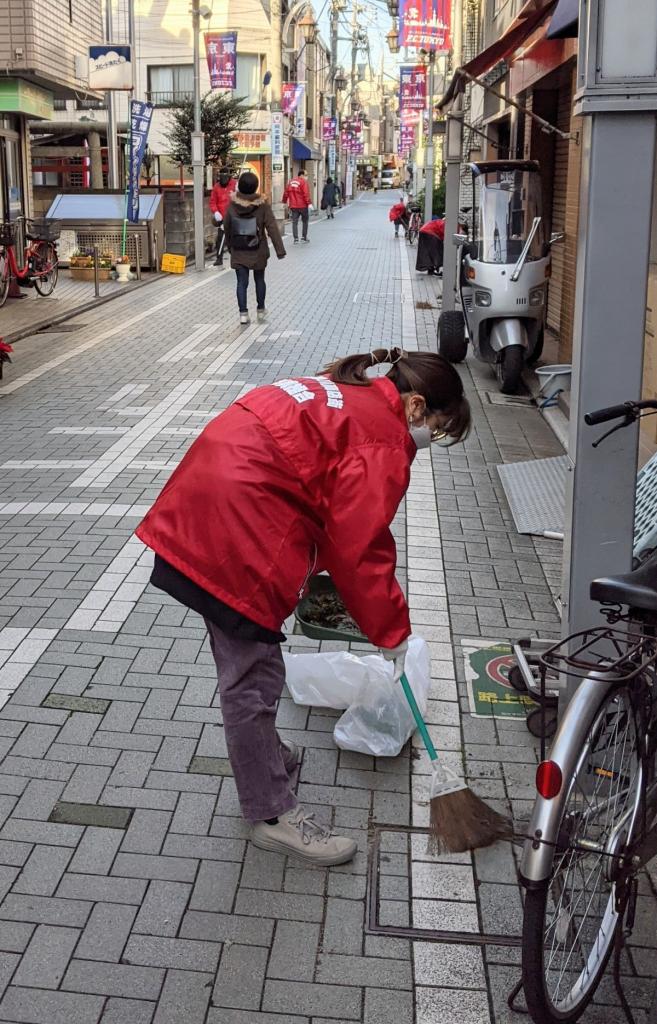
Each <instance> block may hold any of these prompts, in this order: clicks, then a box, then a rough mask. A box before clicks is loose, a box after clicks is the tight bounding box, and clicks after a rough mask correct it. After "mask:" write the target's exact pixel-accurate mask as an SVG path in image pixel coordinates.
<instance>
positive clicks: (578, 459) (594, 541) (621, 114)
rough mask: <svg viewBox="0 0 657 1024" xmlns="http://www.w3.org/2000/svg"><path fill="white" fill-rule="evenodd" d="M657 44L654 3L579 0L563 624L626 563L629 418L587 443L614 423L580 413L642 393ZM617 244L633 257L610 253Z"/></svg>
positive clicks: (587, 619)
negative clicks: (578, 161) (598, 582)
mask: <svg viewBox="0 0 657 1024" xmlns="http://www.w3.org/2000/svg"><path fill="white" fill-rule="evenodd" d="M656 45H657V10H656V8H655V5H654V0H637V2H636V4H633V6H632V15H631V17H630V18H628V17H627V16H626V9H624V8H623V7H622V6H621V3H620V2H618V0H614V2H611V3H606V4H604V3H601V2H600V0H589V3H588V4H583V3H582V4H581V5H580V13H579V50H578V63H577V91H576V93H575V105H574V112H575V114H579V115H581V121H580V123H581V139H580V144H581V150H582V171H581V184H580V213H579V225H578V237H577V254H578V259H577V295H576V305H575V323H574V344H573V370H574V373H573V387H572V402H571V408H570V443H569V449H568V460H569V470H570V472H569V473H568V483H567V488H566V524H565V531H564V586H563V590H562V594H563V597H562V602H563V609H564V629H565V630H567V631H568V633H570V632H571V631H575V630H582V629H586V628H588V627H590V626H592V625H594V624H596V623H597V622H598V621H599V619H600V616H599V609H598V607H597V606H595V605H593V604H592V602H591V600H590V596H589V586H590V583H591V580H593V579H595V578H596V577H599V576H612V575H615V574H617V573H625V572H628V571H629V570H630V568H631V565H632V547H633V529H634V505H635V490H636V467H637V453H638V435H639V431H638V426H637V425H634V426H631V427H627V428H626V429H624V430H620V431H618V433H617V434H615V436H614V437H613V438H610V439H609V441H607V442H605V443H603V444H602V445H601V446H600V447H599V448H595V449H594V448H593V447H592V444H593V442H594V441H596V440H598V439H599V438H600V436H601V434H602V433H604V431H605V430H607V429H609V427H610V426H613V425H614V424H613V423H610V424H606V425H604V426H602V427H597V428H595V427H588V426H586V424H585V422H584V415H585V414H586V413H587V412H592V411H593V410H595V409H599V408H603V407H607V406H610V405H617V404H620V403H623V402H625V401H635V400H637V399H639V398H640V397H641V384H642V366H643V348H644V334H645V313H646V289H647V278H648V261H649V257H650V210H651V207H652V203H653V173H654V164H655V141H656V127H657V122H656V120H655V114H656V112H657V73H656V72H655V61H654V54H655V46H656ZM571 145H574V143H572V142H571ZM630 154H631V158H629V157H630ZM610 246H611V247H612V248H610ZM619 248H620V250H622V251H623V252H627V253H631V254H632V255H631V259H628V260H622V259H621V260H619V259H618V258H617V254H618V252H619ZM615 254H616V256H615ZM619 338H622V343H620V344H619ZM616 422H619V421H616ZM572 692H573V686H572V685H571V686H569V690H568V696H569V697H570V696H572Z"/></svg>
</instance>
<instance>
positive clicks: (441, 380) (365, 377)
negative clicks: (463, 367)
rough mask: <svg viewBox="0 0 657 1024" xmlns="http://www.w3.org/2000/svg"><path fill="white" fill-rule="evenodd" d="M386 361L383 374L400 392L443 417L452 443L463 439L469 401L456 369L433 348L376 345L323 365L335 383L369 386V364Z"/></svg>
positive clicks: (371, 378) (468, 424)
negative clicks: (387, 366) (408, 349)
mask: <svg viewBox="0 0 657 1024" xmlns="http://www.w3.org/2000/svg"><path fill="white" fill-rule="evenodd" d="M381 363H386V364H387V363H390V364H391V365H390V369H389V370H388V372H387V373H386V374H385V376H386V377H387V378H388V379H389V380H390V381H391V382H392V383H393V384H394V385H395V387H396V388H397V390H398V391H399V393H400V395H407V394H418V395H422V397H423V398H424V400H425V402H426V404H427V409H428V410H429V411H430V412H434V413H441V414H442V415H444V416H446V417H447V422H446V424H445V432H446V434H447V435H448V437H449V438H450V439H451V441H452V443H454V442H457V441H464V440H465V438H466V437H467V436H468V434H469V432H470V423H471V415H470V404H469V402H468V400H467V398H466V397H465V394H464V391H463V383H462V381H461V378H460V376H459V374H458V372H457V371H456V370H455V369H454V367H453V366H452V365H451V363H448V362H447V360H446V359H444V358H443V356H439V355H437V354H436V353H435V352H406V351H405V350H404V349H402V348H397V347H395V348H376V349H374V351H373V352H366V353H364V354H362V355H354V356H345V358H344V359H336V360H334V361H333V362H332V363H329V365H328V366H326V367H325V368H324V370H323V371H322V372H323V373H325V374H327V375H328V376H329V377H330V378H331V380H333V381H335V383H336V384H355V385H357V386H360V387H370V386H371V384H372V380H373V376H372V375H370V374H369V373H368V371H371V369H372V367H374V366H378V365H379V364H381Z"/></svg>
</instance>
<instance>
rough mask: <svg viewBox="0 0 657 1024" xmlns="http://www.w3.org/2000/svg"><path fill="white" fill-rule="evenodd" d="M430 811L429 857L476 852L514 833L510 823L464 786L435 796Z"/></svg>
mask: <svg viewBox="0 0 657 1024" xmlns="http://www.w3.org/2000/svg"><path fill="white" fill-rule="evenodd" d="M430 810H431V815H430V821H429V829H430V831H429V842H428V851H429V853H432V854H437V853H464V852H465V851H466V850H478V849H479V848H481V847H483V846H490V845H491V843H495V842H497V840H498V839H509V838H510V837H511V835H512V833H513V827H512V823H511V821H510V820H509V819H508V818H505V817H504V816H503V815H502V814H498V812H497V811H495V810H493V808H492V807H489V806H488V804H487V803H485V802H484V801H483V800H482V799H481V798H480V797H478V796H477V795H476V793H473V792H472V790H471V789H469V788H468V787H467V786H465V785H464V786H463V787H462V788H460V789H457V790H455V791H454V792H451V793H445V794H443V795H442V796H434V797H433V798H432V799H431V801H430Z"/></svg>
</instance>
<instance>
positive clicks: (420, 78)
mask: <svg viewBox="0 0 657 1024" xmlns="http://www.w3.org/2000/svg"><path fill="white" fill-rule="evenodd" d="M426 105H427V68H426V66H425V65H424V64H418V65H417V67H412V68H400V69H399V109H400V111H405V110H424V108H425V107H426Z"/></svg>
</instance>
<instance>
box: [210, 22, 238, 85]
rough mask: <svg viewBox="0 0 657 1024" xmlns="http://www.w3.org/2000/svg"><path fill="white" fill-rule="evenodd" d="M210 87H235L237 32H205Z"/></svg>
mask: <svg viewBox="0 0 657 1024" xmlns="http://www.w3.org/2000/svg"><path fill="white" fill-rule="evenodd" d="M205 56H206V57H207V61H208V71H209V73H210V88H211V89H236V88H237V32H206V33H205Z"/></svg>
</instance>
